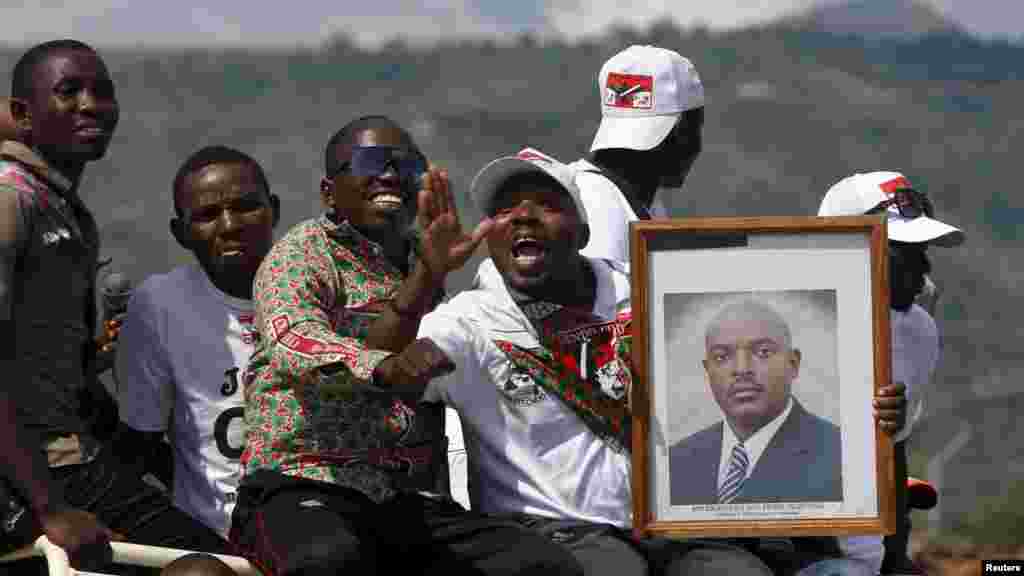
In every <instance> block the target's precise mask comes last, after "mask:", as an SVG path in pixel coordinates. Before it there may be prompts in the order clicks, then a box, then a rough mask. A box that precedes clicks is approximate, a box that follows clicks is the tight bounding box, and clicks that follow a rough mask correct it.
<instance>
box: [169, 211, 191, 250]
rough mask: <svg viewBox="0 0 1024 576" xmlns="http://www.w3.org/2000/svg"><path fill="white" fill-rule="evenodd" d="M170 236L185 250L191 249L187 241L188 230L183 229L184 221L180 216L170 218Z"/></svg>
mask: <svg viewBox="0 0 1024 576" xmlns="http://www.w3.org/2000/svg"><path fill="white" fill-rule="evenodd" d="M170 224H171V236H174V239H175V240H176V241H177V242H178V244H179V245H180V246H181V247H182V248H184V249H185V250H192V247H191V246H190V245H189V241H188V231H186V230H185V222H184V221H183V220H182V219H181V218H171V223H170Z"/></svg>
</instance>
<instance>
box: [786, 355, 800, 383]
mask: <svg viewBox="0 0 1024 576" xmlns="http://www.w3.org/2000/svg"><path fill="white" fill-rule="evenodd" d="M789 363H790V366H792V368H793V378H796V377H797V376H799V375H800V350H799V349H797V348H793V349H792V350H790V351H789Z"/></svg>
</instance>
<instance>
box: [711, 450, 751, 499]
mask: <svg viewBox="0 0 1024 576" xmlns="http://www.w3.org/2000/svg"><path fill="white" fill-rule="evenodd" d="M749 465H750V457H749V456H747V450H746V449H745V448H744V447H743V444H737V445H735V446H733V447H732V454H730V455H729V468H728V471H727V472H726V474H725V481H724V482H722V485H721V486H719V487H718V501H719V502H720V503H722V504H728V503H730V502H732V501H733V500H734V499H735V498H736V496H738V495H739V493H740V490H742V489H743V482H744V481H745V480H746V479H747V466H749Z"/></svg>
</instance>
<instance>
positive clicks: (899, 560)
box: [882, 441, 910, 572]
mask: <svg viewBox="0 0 1024 576" xmlns="http://www.w3.org/2000/svg"><path fill="white" fill-rule="evenodd" d="M906 444H907V443H906V441H903V442H896V443H895V444H893V472H894V474H893V475H894V476H895V477H896V497H895V498H894V499H895V500H896V533H895V534H890V535H888V536H886V537H885V539H884V543H885V559H884V560H882V572H887V571H890V570H892V571H895V570H897V569H899V568H903V567H905V566H906V564H907V563H908V562H909V556H908V555H907V548H908V545H909V543H910V510H909V509H908V508H907V498H908V494H907V446H906Z"/></svg>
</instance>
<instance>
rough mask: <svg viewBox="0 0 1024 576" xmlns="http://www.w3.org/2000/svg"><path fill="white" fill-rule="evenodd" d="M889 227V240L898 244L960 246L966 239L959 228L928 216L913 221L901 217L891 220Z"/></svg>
mask: <svg viewBox="0 0 1024 576" xmlns="http://www.w3.org/2000/svg"><path fill="white" fill-rule="evenodd" d="M887 227H888V230H889V240H894V241H896V242H907V243H922V242H927V243H928V244H934V245H936V246H959V245H960V244H962V243H963V241H964V240H965V238H966V235H965V234H964V233H963V231H962V230H960V229H959V228H956V227H954V226H950V225H949V224H946V223H944V222H939V221H938V220H935V219H934V218H928V217H927V216H921V217H919V218H914V219H913V220H906V219H904V218H899V217H896V218H890V219H889V222H888V225H887Z"/></svg>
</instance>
